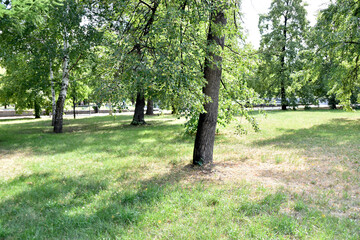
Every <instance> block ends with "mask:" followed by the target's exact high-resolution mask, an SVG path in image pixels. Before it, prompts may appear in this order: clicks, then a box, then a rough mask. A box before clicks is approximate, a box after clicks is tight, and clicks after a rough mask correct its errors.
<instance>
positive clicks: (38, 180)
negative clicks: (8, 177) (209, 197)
mask: <svg viewBox="0 0 360 240" xmlns="http://www.w3.org/2000/svg"><path fill="white" fill-rule="evenodd" d="M124 171H126V170H124ZM188 174H189V172H188V171H184V169H182V168H181V167H174V168H171V169H170V170H169V172H167V173H165V174H162V175H158V176H154V177H151V178H149V179H145V180H139V179H132V181H130V182H129V181H127V180H128V179H121V178H120V179H117V180H116V181H118V184H119V185H122V187H121V188H118V189H116V188H112V187H111V186H110V185H111V184H114V183H110V182H109V180H107V179H106V178H101V179H98V178H97V176H103V175H105V173H104V172H102V173H101V172H97V173H95V174H92V175H82V176H77V177H59V176H55V175H53V174H51V173H42V174H31V175H22V176H19V177H17V178H15V179H13V180H12V181H10V182H8V183H3V184H0V189H7V190H8V191H9V190H10V191H11V190H13V191H14V192H15V194H13V195H12V196H8V197H5V198H4V199H3V200H1V201H0V239H30V238H35V239H90V238H96V237H94V236H99V237H100V236H102V238H103V237H104V236H105V237H107V238H115V236H119V234H120V236H121V233H126V231H127V230H128V228H130V227H135V226H136V225H137V224H138V222H139V221H140V220H142V219H143V217H144V215H145V214H146V213H147V212H148V211H149V210H151V209H153V208H155V206H156V205H157V204H158V203H159V202H161V201H162V199H163V198H164V197H165V196H166V194H167V193H168V192H171V191H174V190H175V189H173V186H174V185H176V183H178V182H179V181H181V179H183V178H186V176H187V175H188ZM190 174H191V172H190ZM134 183H136V186H137V187H134ZM151 211H152V210H151ZM154 211H155V209H154Z"/></svg>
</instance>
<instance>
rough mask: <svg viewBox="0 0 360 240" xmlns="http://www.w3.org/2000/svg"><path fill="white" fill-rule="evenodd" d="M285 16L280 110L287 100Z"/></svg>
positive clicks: (285, 20)
mask: <svg viewBox="0 0 360 240" xmlns="http://www.w3.org/2000/svg"><path fill="white" fill-rule="evenodd" d="M287 20H288V19H287V16H286V15H285V16H284V30H283V35H284V46H283V48H282V56H281V90H280V93H281V110H286V106H287V101H286V89H285V53H286V38H287V32H286V30H287V29H286V27H287Z"/></svg>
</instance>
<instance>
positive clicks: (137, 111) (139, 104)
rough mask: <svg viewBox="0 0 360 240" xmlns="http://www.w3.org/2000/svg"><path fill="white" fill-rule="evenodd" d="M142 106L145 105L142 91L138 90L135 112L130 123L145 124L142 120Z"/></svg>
mask: <svg viewBox="0 0 360 240" xmlns="http://www.w3.org/2000/svg"><path fill="white" fill-rule="evenodd" d="M144 107H145V97H144V91H143V90H138V92H137V96H136V104H135V112H134V117H133V120H132V122H131V125H143V124H146V122H145V120H144Z"/></svg>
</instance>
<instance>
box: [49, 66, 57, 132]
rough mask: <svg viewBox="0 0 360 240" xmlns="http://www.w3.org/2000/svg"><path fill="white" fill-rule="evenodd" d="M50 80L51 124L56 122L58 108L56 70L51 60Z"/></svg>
mask: <svg viewBox="0 0 360 240" xmlns="http://www.w3.org/2000/svg"><path fill="white" fill-rule="evenodd" d="M50 82H51V98H52V99H51V100H52V112H51V115H52V116H51V126H54V124H55V110H56V99H55V87H54V72H53V70H52V62H51V61H50Z"/></svg>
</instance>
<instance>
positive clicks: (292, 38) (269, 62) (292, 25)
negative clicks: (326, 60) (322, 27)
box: [259, 0, 308, 110]
mask: <svg viewBox="0 0 360 240" xmlns="http://www.w3.org/2000/svg"><path fill="white" fill-rule="evenodd" d="M307 25H308V22H307V20H306V10H305V8H304V5H303V4H302V0H273V1H272V3H271V6H270V11H269V13H268V14H266V15H261V16H260V19H259V28H260V33H261V35H262V38H261V43H260V50H261V52H262V62H261V64H260V67H259V72H260V74H261V81H266V82H267V85H268V86H269V88H268V92H267V95H270V96H271V97H272V96H274V95H275V96H276V95H278V94H279V93H280V97H281V109H282V110H286V106H287V105H288V102H287V96H286V95H287V94H286V90H287V87H288V86H290V85H291V76H290V75H291V74H292V73H293V72H294V71H295V70H296V69H297V68H298V65H299V51H301V50H302V49H304V37H305V35H306V31H307Z"/></svg>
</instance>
